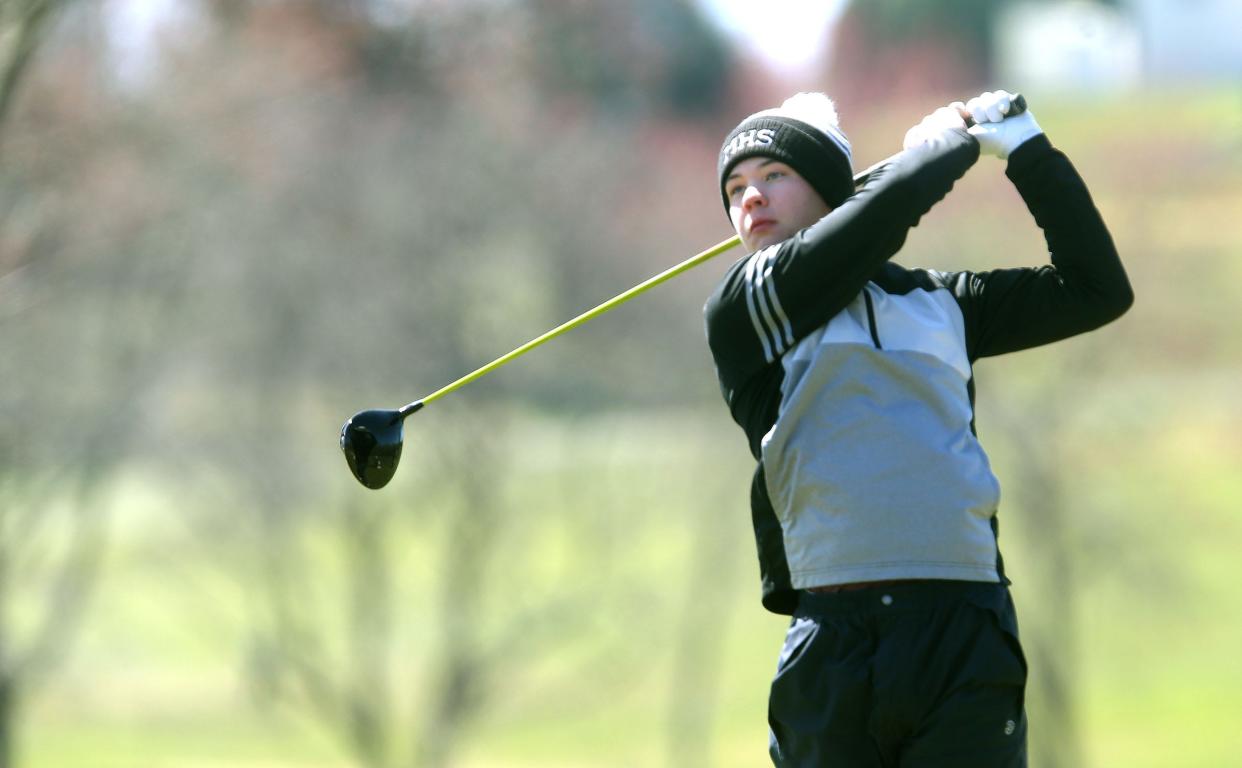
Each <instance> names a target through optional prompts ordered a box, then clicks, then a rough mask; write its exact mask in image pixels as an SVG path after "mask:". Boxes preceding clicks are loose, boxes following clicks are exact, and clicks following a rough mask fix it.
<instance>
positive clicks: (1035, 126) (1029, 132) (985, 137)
mask: <svg viewBox="0 0 1242 768" xmlns="http://www.w3.org/2000/svg"><path fill="white" fill-rule="evenodd" d="M1012 98H1013V94H1010V93H1006V92H1005V91H988V92H986V93H981V94H979V95H978V96H976V97H974V98H973V99H971V100H970V101H968V102H966V111H967V112H969V113H970V116H971V117H972V118H974V121H975V124H974V125H972V126H971V127H970V129H969V130H970V134H971V135H972V136H974V137H975V138H976V139H978V140H979V149H980V150H981V151H982V152H983V154H985V155H995V156H996V157H999V158H1000V159H1001V160H1005V159H1007V158H1008V157H1009V156H1010V155H1011V154H1013V151H1014V150H1015V149H1017V148H1018V147H1020V146H1022V145H1023V144H1024V143H1025V142H1026V141H1028V140H1029V139H1033V138H1035V137H1036V136H1038V135H1040V134H1041V133H1043V132H1044V131H1043V129H1042V128H1040V127H1039V123H1037V122H1035V116H1034V115H1032V114H1031V111H1030V110H1029V109H1028V110H1027V111H1025V112H1023V113H1022V114H1020V115H1014V116H1013V117H1006V116H1005V115H1007V114H1008V113H1009V102H1010V100H1011V99H1012Z"/></svg>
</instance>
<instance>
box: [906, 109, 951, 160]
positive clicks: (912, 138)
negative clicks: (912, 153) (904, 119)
mask: <svg viewBox="0 0 1242 768" xmlns="http://www.w3.org/2000/svg"><path fill="white" fill-rule="evenodd" d="M957 103H959V104H960V102H957ZM965 127H966V120H965V118H963V117H962V112H961V110H960V109H958V108H957V107H955V106H953V105H950V106H947V107H941V108H940V109H937V110H936V111H935V112H932V113H931V114H930V115H928V116H927V117H925V118H923V120H922V122H920V123H919V124H918V125H916V126H914V127H913V128H911V129H910V130H908V131H906V138H905V141H903V142H902V144H901V148H902V149H910V148H911V147H917V146H918V145H920V144H925V143H927V142H929V141H932V140H934V139H935V138H937V137H938V136H940V134H942V133H944V132H945V131H947V130H949V129H950V128H965Z"/></svg>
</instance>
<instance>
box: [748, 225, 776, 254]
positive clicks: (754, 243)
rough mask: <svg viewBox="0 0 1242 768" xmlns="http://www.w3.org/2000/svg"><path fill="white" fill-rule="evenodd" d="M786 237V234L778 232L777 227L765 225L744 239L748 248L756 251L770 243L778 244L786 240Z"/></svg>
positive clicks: (752, 251)
mask: <svg viewBox="0 0 1242 768" xmlns="http://www.w3.org/2000/svg"><path fill="white" fill-rule="evenodd" d="M785 237H786V235H785V234H784V233H782V232H778V231H777V230H776V228H775V227H765V228H764V229H763V230H761V231H759V232H751V233H750V235H749V236H748V237H746V238H744V240H745V244H746V248H747V249H748V250H749V251H750V252H751V253H754V252H755V251H757V250H759V249H761V248H767V247H768V246H769V245H776V244H777V243H779V242H780V241H782V240H784V239H785Z"/></svg>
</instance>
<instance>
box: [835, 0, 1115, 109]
mask: <svg viewBox="0 0 1242 768" xmlns="http://www.w3.org/2000/svg"><path fill="white" fill-rule="evenodd" d="M1023 1H1025V2H1054V1H1055V0H867V1H866V2H854V3H851V4H850V8H849V10H848V11H847V13H846V15H845V17H844V19H843V20H842V23H841V26H840V28H839V30H838V31H837V34H836V37H835V45H834V52H833V57H832V59H833V60H832V62H831V64H830V68H829V77H830V79H831V80H832V91H833V93H834V95H836V96H837V97H838V98H841V99H842V100H843V101H845V102H846V103H847V105H848V106H854V105H858V107H859V108H862V109H865V108H867V107H868V106H871V107H874V105H876V104H878V103H886V102H887V103H891V102H892V101H894V100H898V99H910V98H918V97H919V96H923V97H924V98H928V97H933V98H941V97H943V96H945V95H946V94H956V95H957V96H958V97H963V96H965V95H967V94H969V93H970V92H971V91H977V90H978V89H980V88H982V87H984V86H992V87H995V86H996V84H995V83H994V82H993V74H994V72H993V70H994V60H995V33H996V22H997V20H998V19H999V18H1000V17H1001V16H1002V15H1003V14H1004V12H1005V10H1006V8H1007V7H1008V6H1010V5H1013V4H1014V3H1015V2H1023ZM1100 2H1104V3H1106V4H1109V5H1114V4H1116V2H1117V0H1100ZM1015 87H1016V86H1015ZM850 111H851V112H856V111H858V110H857V109H851V110H850Z"/></svg>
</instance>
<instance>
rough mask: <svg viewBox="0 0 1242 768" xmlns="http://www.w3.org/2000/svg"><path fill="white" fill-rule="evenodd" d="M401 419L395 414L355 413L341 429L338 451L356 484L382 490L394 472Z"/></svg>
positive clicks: (398, 458)
mask: <svg viewBox="0 0 1242 768" xmlns="http://www.w3.org/2000/svg"><path fill="white" fill-rule="evenodd" d="M404 421H405V419H404V417H403V416H402V414H401V413H399V412H398V411H386V410H372V411H359V412H358V413H356V414H354V415H353V417H351V418H350V419H349V421H346V422H345V424H344V426H342V427H341V450H342V451H343V452H344V453H345V462H346V463H347V464H349V470H350V471H351V472H353V473H354V477H356V478H358V482H360V483H362V484H363V485H365V486H366V487H368V488H370V489H372V490H375V489H378V488H383V487H384V486H385V485H387V484H388V481H389V480H391V479H392V476H393V474H394V473H395V472H396V471H397V462H399V461H400V460H401V442H402V440H403V438H404V435H403V433H404V428H403V426H402V425H403V423H404Z"/></svg>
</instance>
